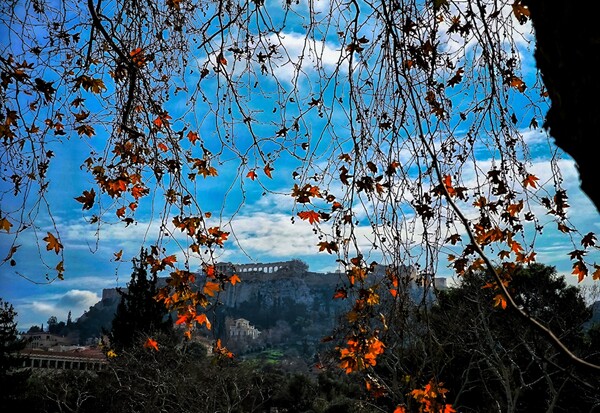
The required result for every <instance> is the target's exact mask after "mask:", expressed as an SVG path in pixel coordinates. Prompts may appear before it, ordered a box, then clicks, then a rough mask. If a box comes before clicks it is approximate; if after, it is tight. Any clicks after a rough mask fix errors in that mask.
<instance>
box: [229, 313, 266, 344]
mask: <svg viewBox="0 0 600 413" xmlns="http://www.w3.org/2000/svg"><path fill="white" fill-rule="evenodd" d="M228 324H229V325H228V329H229V337H232V338H234V339H235V338H242V337H249V338H251V339H253V340H254V339H256V338H258V336H259V335H260V331H259V330H258V329H257V328H256V327H254V326H252V325H250V321H248V320H246V319H245V318H238V319H236V320H230V321H229V323H228Z"/></svg>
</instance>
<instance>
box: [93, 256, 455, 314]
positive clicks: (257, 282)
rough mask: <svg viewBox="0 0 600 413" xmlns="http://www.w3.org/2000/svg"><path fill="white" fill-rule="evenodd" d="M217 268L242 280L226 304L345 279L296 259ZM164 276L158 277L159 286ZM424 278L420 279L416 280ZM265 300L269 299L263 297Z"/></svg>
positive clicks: (412, 274)
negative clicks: (310, 268) (314, 268)
mask: <svg viewBox="0 0 600 413" xmlns="http://www.w3.org/2000/svg"><path fill="white" fill-rule="evenodd" d="M216 270H217V271H218V272H222V273H225V274H238V275H239V277H240V279H241V280H242V282H241V283H238V284H236V285H235V286H231V287H229V288H228V289H227V290H226V291H225V292H224V294H223V296H222V297H220V298H221V300H222V301H223V304H225V305H226V306H232V307H235V306H237V305H238V304H239V303H240V302H244V301H248V300H251V299H252V298H253V297H254V296H255V295H256V294H260V295H261V296H262V297H269V295H271V296H272V299H278V298H279V299H281V298H290V299H292V300H293V301H296V302H298V301H299V302H304V303H309V302H312V301H313V298H314V296H315V292H316V290H318V291H319V292H321V293H322V292H327V293H329V292H331V293H332V294H333V291H334V290H335V288H336V286H339V285H341V284H342V283H343V282H344V278H345V277H344V274H343V273H340V272H328V273H319V272H311V271H309V267H308V265H307V264H306V263H305V262H303V261H301V260H298V259H292V260H289V261H278V262H270V263H253V264H232V263H229V262H222V263H218V264H216ZM385 271H386V267H384V266H382V265H377V266H376V268H375V271H374V275H375V277H376V278H379V277H382V276H385ZM399 272H400V273H403V274H406V275H408V277H409V278H410V280H412V281H413V283H412V284H416V283H417V280H416V277H417V275H416V271H415V269H414V268H412V267H404V266H403V267H402V268H400V269H399ZM445 281H446V279H445V278H436V279H434V283H435V285H436V287H438V288H445V286H446V283H445ZM165 282H166V278H159V285H160V286H162V285H164V283H165ZM421 283H423V281H421V282H419V284H421ZM117 297H119V295H118V293H117V291H116V289H115V288H109V289H104V290H103V291H102V299H103V300H104V299H114V298H117ZM265 299H267V301H271V299H268V298H265Z"/></svg>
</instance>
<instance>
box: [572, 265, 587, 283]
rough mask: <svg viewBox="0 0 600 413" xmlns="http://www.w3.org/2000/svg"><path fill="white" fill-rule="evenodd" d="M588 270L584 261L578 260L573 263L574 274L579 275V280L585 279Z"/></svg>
mask: <svg viewBox="0 0 600 413" xmlns="http://www.w3.org/2000/svg"><path fill="white" fill-rule="evenodd" d="M587 273H588V270H587V267H586V266H585V264H584V263H583V262H582V261H577V262H576V263H574V264H573V272H572V274H574V275H576V276H577V279H578V281H579V282H582V281H583V279H584V278H585V277H586V276H587Z"/></svg>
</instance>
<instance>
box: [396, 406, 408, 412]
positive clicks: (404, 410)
mask: <svg viewBox="0 0 600 413" xmlns="http://www.w3.org/2000/svg"><path fill="white" fill-rule="evenodd" d="M394 413H406V409H405V408H404V406H396V408H395V409H394Z"/></svg>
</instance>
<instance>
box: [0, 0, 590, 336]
mask: <svg viewBox="0 0 600 413" xmlns="http://www.w3.org/2000/svg"><path fill="white" fill-rule="evenodd" d="M323 3H325V2H321V3H318V4H320V5H321V6H322V5H323ZM323 10H326V9H323ZM285 34H286V35H287V37H286V39H287V40H286V42H287V43H286V45H287V46H288V50H289V51H291V54H292V55H293V52H294V51H295V50H296V51H298V50H299V49H301V48H302V47H303V43H302V42H301V40H300V39H301V38H302V35H301V32H299V28H298V27H297V28H296V31H290V32H289V33H285ZM322 50H323V56H324V58H325V61H326V65H333V64H335V62H336V61H337V56H338V55H339V53H340V50H339V49H336V45H335V44H333V43H330V42H328V43H326V44H325V45H324V47H323V49H322ZM297 53H298V54H299V53H300V52H299V51H298V52H297ZM524 59H525V66H526V67H527V66H529V68H530V70H532V68H533V66H534V64H533V61H532V59H531V56H526V55H525V56H524ZM201 63H202V62H201V61H199V62H198V64H199V65H200V64H201ZM290 73H291V72H290V71H289V70H287V69H286V67H285V66H282V67H281V68H280V69H279V73H278V74H279V76H280V77H281V78H282V79H284V80H285V79H286V77H289V76H290ZM288 80H289V79H288ZM260 105H261V102H259V101H257V102H256V106H257V108H259V107H260ZM314 122H315V124H317V123H318V122H319V119H314ZM523 134H524V136H525V138H526V140H527V142H528V144H529V147H530V150H531V152H532V155H533V165H532V168H531V172H532V173H534V174H536V176H538V177H540V179H541V181H543V180H544V179H545V178H548V177H549V170H548V159H549V157H550V156H552V151H553V150H554V149H556V148H552V147H550V148H549V147H548V143H547V138H546V136H545V134H544V133H542V132H540V131H535V132H532V131H523ZM67 143H68V145H58V146H56V147H53V148H52V149H53V150H54V151H55V152H56V154H57V155H56V159H59V160H60V162H55V163H54V165H53V166H52V167H51V169H50V171H49V174H50V181H51V182H52V184H51V186H50V189H49V192H48V200H49V202H50V203H51V204H52V205H54V207H55V208H56V210H55V211H54V212H55V215H54V222H52V221H50V219H49V218H48V216H47V215H45V214H44V213H43V211H40V213H39V216H38V219H37V224H38V227H39V229H40V233H41V234H42V236H43V234H45V231H46V230H50V229H52V228H53V226H55V227H56V228H58V229H59V230H60V234H61V239H62V243H63V245H64V253H65V279H64V280H62V281H61V280H54V281H52V282H50V283H48V282H46V278H45V275H46V274H48V275H49V277H50V278H51V279H52V278H53V276H54V275H53V270H52V268H53V267H54V266H55V265H56V260H55V259H54V258H55V257H52V256H48V255H47V254H46V252H45V251H44V250H45V248H44V245H41V246H40V245H38V244H37V243H38V242H40V241H36V239H35V238H34V237H33V236H32V234H24V235H22V236H20V238H19V239H18V244H19V245H21V247H20V249H19V254H20V255H19V260H18V262H17V265H16V266H14V267H12V266H10V265H7V264H4V265H2V266H0V297H2V298H3V299H4V300H5V301H8V302H10V303H11V304H12V305H13V306H14V307H15V309H16V311H17V313H18V316H17V322H18V326H19V328H20V329H27V328H29V327H30V326H32V325H40V324H42V323H44V324H45V323H46V321H47V320H48V318H49V317H50V316H56V317H57V318H58V320H66V318H67V314H68V313H69V312H71V313H72V318H73V319H77V318H78V317H79V316H81V315H82V314H83V312H84V311H86V310H87V309H88V308H89V307H90V306H93V305H94V304H95V303H97V302H98V301H99V300H100V297H101V294H102V289H103V288H114V287H124V286H125V285H126V283H127V282H128V281H129V277H130V274H131V262H130V259H131V258H132V257H135V256H136V255H137V254H138V253H139V250H140V247H141V244H142V243H143V244H144V245H146V246H148V245H151V244H153V242H154V240H155V234H156V233H157V232H158V230H159V225H160V220H159V219H158V214H157V213H153V212H152V210H151V206H150V205H148V204H146V205H142V206H141V207H140V210H139V211H138V214H137V215H136V218H137V221H136V223H134V224H132V225H130V226H129V227H127V228H125V227H124V225H123V224H122V223H120V222H118V220H115V223H114V224H109V225H103V226H102V227H101V228H95V227H94V226H93V225H89V224H88V223H86V222H85V218H86V215H85V214H84V213H83V212H82V209H81V203H79V202H77V201H76V200H75V199H74V198H75V197H76V196H79V195H80V194H81V193H82V191H83V190H87V189H89V188H90V187H91V184H92V181H91V177H90V176H89V175H87V174H85V173H83V172H82V171H81V168H80V165H81V163H82V160H83V159H85V158H86V157H87V153H88V152H89V146H88V143H86V142H82V141H78V140H77V139H71V140H69V141H68V142H67ZM92 144H94V143H92ZM295 166H296V165H295V164H293V162H292V161H290V163H289V164H287V165H286V164H285V163H279V164H278V166H277V170H276V173H274V177H273V179H272V180H269V181H268V185H269V188H270V189H271V191H272V193H269V194H266V195H265V194H264V190H263V188H262V187H261V186H260V184H259V183H258V182H246V183H244V189H245V193H244V194H243V196H244V198H243V199H242V193H241V192H240V191H239V190H237V189H230V187H229V186H228V185H225V184H224V182H230V181H235V179H236V177H237V176H238V174H239V171H237V170H232V169H231V168H222V169H220V170H219V173H220V177H219V178H220V179H219V180H218V181H210V180H205V181H203V182H202V187H201V189H200V190H199V192H198V196H199V197H200V198H201V202H202V205H203V208H205V210H207V211H210V210H212V212H213V213H214V214H219V213H220V214H222V215H223V216H224V217H226V218H227V220H229V222H230V223H231V226H228V227H226V229H227V230H229V231H230V232H231V235H230V238H229V241H228V242H227V243H226V246H225V248H223V249H222V250H219V254H220V255H219V258H218V259H219V261H222V262H232V263H240V264H245V263H251V262H263V263H266V262H273V261H285V260H290V259H301V260H303V261H305V262H306V263H307V264H308V265H309V268H310V270H311V271H317V272H328V271H335V270H336V269H338V265H337V263H336V257H335V256H333V255H330V254H327V253H324V252H320V253H319V252H318V249H317V248H316V244H317V242H318V239H317V236H316V235H315V234H314V232H313V230H312V227H311V226H310V225H308V224H307V223H305V222H301V221H300V220H298V219H296V220H295V223H294V222H293V220H292V217H293V216H294V215H295V214H294V213H293V212H292V209H293V207H294V203H293V201H294V200H293V198H292V197H291V196H289V190H290V188H291V185H292V184H293V183H292V181H291V179H290V176H291V173H292V171H293V170H294V167H295ZM561 168H562V174H563V179H564V185H565V188H566V189H567V192H568V193H569V204H570V206H571V208H570V210H571V212H570V213H571V220H572V221H573V223H574V224H575V225H576V226H577V227H581V228H588V229H589V230H590V231H594V232H596V233H600V219H599V218H600V215H599V214H598V211H597V210H596V208H595V207H594V205H593V204H592V203H591V202H590V201H589V199H588V198H587V196H585V194H583V193H582V191H581V190H580V189H579V176H578V173H577V169H576V167H575V165H574V163H573V161H572V160H571V159H570V158H569V157H568V156H566V155H565V156H564V159H563V160H562V161H561ZM0 185H2V183H0ZM225 198H226V199H227V202H226V206H225V207H224V208H223V209H221V204H222V200H223V199H225ZM357 231H359V233H360V232H361V231H362V232H364V239H365V240H366V239H367V237H368V235H369V227H360V228H358V229H357ZM548 232H549V233H547V234H544V235H545V236H544V237H543V242H542V243H540V244H539V245H538V246H537V250H536V251H537V261H538V262H541V263H544V264H547V265H552V266H555V267H556V268H557V272H558V273H559V274H562V275H565V277H566V279H567V281H568V282H569V283H570V284H573V285H575V284H577V281H576V279H575V277H574V276H573V275H570V274H571V266H572V264H571V262H570V261H569V260H568V258H567V256H566V255H565V253H564V252H565V251H569V250H570V248H571V247H570V246H569V245H565V244H563V242H564V240H563V239H560V238H558V237H555V236H553V235H552V231H551V230H549V231H548ZM41 238H42V237H39V239H40V240H41ZM11 242H12V237H11V234H5V233H0V256H2V257H4V256H6V255H7V254H8V251H9V250H10V247H11ZM38 247H41V248H40V249H41V253H40V250H39V249H38ZM166 247H167V248H168V249H169V248H172V251H173V252H174V253H176V254H177V256H178V262H181V261H183V256H182V255H181V254H180V253H177V249H176V248H174V245H173V244H170V245H169V244H167V245H166ZM119 251H122V253H123V255H122V257H123V259H122V260H120V261H117V260H115V254H116V253H117V252H119ZM597 261H600V260H597ZM192 264H193V263H192ZM196 264H198V263H196ZM438 275H439V276H442V277H444V276H445V277H451V276H452V275H451V272H450V270H449V269H447V268H445V267H444V266H440V274H438ZM582 285H586V286H591V285H593V282H592V281H591V280H590V278H589V277H588V279H586V280H585V281H584V282H583V283H582Z"/></svg>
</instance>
